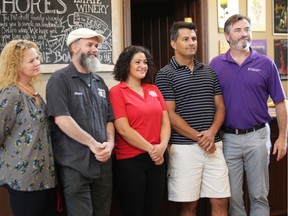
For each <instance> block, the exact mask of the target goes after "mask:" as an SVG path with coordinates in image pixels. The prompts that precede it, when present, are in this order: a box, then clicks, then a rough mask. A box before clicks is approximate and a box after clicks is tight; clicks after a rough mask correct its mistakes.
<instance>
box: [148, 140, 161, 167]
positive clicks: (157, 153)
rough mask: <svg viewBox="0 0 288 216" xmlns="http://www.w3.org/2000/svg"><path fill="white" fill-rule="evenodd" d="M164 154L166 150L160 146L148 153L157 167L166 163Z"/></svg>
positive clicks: (154, 147) (155, 146) (154, 146)
mask: <svg viewBox="0 0 288 216" xmlns="http://www.w3.org/2000/svg"><path fill="white" fill-rule="evenodd" d="M164 152H165V148H163V147H162V146H161V145H160V144H158V145H153V147H152V149H151V150H150V151H149V152H148V153H149V155H150V158H151V159H152V161H154V164H155V165H161V164H162V163H164V156H163V155H164Z"/></svg>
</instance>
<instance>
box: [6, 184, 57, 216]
mask: <svg viewBox="0 0 288 216" xmlns="http://www.w3.org/2000/svg"><path fill="white" fill-rule="evenodd" d="M8 192H9V197H10V205H11V208H12V211H13V215H14V216H40V215H41V216H55V215H57V214H56V202H57V201H56V200H57V199H56V197H57V195H56V190H55V189H54V188H53V189H47V190H41V191H31V192H30V191H17V190H13V189H11V188H9V187H8Z"/></svg>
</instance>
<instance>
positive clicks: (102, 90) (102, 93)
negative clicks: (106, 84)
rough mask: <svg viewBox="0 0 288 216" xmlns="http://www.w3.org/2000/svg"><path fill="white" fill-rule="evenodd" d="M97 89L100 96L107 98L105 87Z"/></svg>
mask: <svg viewBox="0 0 288 216" xmlns="http://www.w3.org/2000/svg"><path fill="white" fill-rule="evenodd" d="M97 90H98V95H99V96H100V97H103V98H106V92H105V90H104V89H100V88H98V89H97Z"/></svg>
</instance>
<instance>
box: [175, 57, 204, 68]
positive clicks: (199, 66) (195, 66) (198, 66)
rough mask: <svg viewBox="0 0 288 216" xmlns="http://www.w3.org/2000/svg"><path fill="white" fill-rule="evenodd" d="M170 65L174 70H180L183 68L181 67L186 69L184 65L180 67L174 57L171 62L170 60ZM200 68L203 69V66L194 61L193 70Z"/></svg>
mask: <svg viewBox="0 0 288 216" xmlns="http://www.w3.org/2000/svg"><path fill="white" fill-rule="evenodd" d="M170 63H171V65H172V67H173V68H174V69H175V70H176V69H180V68H183V67H186V66H185V65H180V64H179V63H178V62H177V61H176V59H175V56H172V58H171V60H170ZM201 67H204V64H203V63H202V62H200V61H198V60H197V59H194V70H193V71H195V70H198V69H199V68H201Z"/></svg>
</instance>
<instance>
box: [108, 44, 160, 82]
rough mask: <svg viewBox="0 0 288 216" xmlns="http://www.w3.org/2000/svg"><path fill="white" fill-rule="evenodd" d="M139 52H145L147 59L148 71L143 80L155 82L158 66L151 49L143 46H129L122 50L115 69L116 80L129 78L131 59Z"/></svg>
mask: <svg viewBox="0 0 288 216" xmlns="http://www.w3.org/2000/svg"><path fill="white" fill-rule="evenodd" d="M137 53H144V55H145V56H146V59H147V65H148V71H147V74H146V76H145V77H144V79H142V80H141V81H142V83H153V81H154V80H153V79H154V77H155V74H156V67H155V64H154V61H153V57H152V55H151V54H150V52H149V50H148V49H146V48H145V47H142V46H128V47H126V48H125V49H124V50H123V51H122V52H121V54H120V55H119V58H118V60H117V62H116V64H115V67H114V71H113V75H114V79H115V80H117V81H126V80H127V79H128V76H129V73H130V63H131V60H132V58H133V57H134V55H135V54H137Z"/></svg>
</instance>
